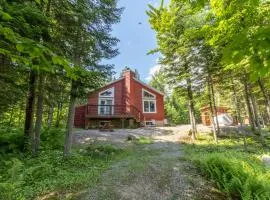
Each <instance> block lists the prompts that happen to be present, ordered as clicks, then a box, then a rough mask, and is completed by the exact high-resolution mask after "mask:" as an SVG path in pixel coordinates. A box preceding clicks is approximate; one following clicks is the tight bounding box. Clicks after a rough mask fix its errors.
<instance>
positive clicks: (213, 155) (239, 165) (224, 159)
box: [185, 136, 270, 200]
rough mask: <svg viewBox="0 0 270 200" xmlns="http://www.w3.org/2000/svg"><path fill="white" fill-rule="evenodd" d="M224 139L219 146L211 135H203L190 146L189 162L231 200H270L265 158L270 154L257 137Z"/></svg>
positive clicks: (269, 176)
mask: <svg viewBox="0 0 270 200" xmlns="http://www.w3.org/2000/svg"><path fill="white" fill-rule="evenodd" d="M247 143H248V151H247V152H246V151H245V150H244V147H243V139H242V138H238V137H233V138H232V137H231V138H226V137H224V138H221V139H220V140H219V144H218V145H216V144H214V143H213V142H212V138H210V137H209V136H199V137H198V141H197V142H196V143H195V144H186V145H185V150H186V155H187V156H186V159H188V160H191V161H192V162H193V163H194V164H195V165H196V166H197V167H198V169H199V170H200V171H201V173H202V174H204V175H205V176H207V177H208V178H209V179H211V180H213V181H214V182H215V183H216V184H217V186H218V187H219V188H220V189H221V190H222V191H224V192H226V193H227V194H228V196H230V198H231V199H244V200H249V199H258V200H264V199H265V200H267V199H268V200H269V199H270V169H269V168H266V167H265V166H264V165H263V163H262V161H261V159H260V158H261V155H263V154H267V152H264V150H263V149H262V148H261V145H260V144H258V143H257V142H256V140H254V139H253V138H251V137H250V138H247Z"/></svg>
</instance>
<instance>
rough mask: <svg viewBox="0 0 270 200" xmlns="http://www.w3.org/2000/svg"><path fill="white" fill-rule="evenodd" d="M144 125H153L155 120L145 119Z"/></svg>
mask: <svg viewBox="0 0 270 200" xmlns="http://www.w3.org/2000/svg"><path fill="white" fill-rule="evenodd" d="M145 125H146V126H155V125H156V121H155V120H152V121H146V122H145Z"/></svg>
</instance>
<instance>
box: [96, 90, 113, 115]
mask: <svg viewBox="0 0 270 200" xmlns="http://www.w3.org/2000/svg"><path fill="white" fill-rule="evenodd" d="M98 104H99V106H98V114H99V115H113V114H114V107H113V105H114V87H112V88H109V89H107V90H105V91H102V92H100V93H99V100H98Z"/></svg>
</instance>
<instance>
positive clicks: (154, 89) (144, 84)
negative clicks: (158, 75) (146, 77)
mask: <svg viewBox="0 0 270 200" xmlns="http://www.w3.org/2000/svg"><path fill="white" fill-rule="evenodd" d="M133 79H134V80H135V81H137V82H139V83H140V84H142V85H143V86H145V87H148V88H150V89H151V90H153V91H155V92H156V93H158V94H160V95H162V96H165V94H164V93H162V92H160V91H158V90H157V89H156V88H153V87H151V86H150V85H147V84H146V83H144V82H142V81H140V80H139V79H137V78H135V77H133Z"/></svg>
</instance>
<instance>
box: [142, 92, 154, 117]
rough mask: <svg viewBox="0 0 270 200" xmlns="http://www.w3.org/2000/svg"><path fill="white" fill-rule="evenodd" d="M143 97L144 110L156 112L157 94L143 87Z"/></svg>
mask: <svg viewBox="0 0 270 200" xmlns="http://www.w3.org/2000/svg"><path fill="white" fill-rule="evenodd" d="M142 99H143V112H144V113H156V95H154V94H152V93H151V92H148V91H147V90H145V89H143V90H142Z"/></svg>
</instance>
